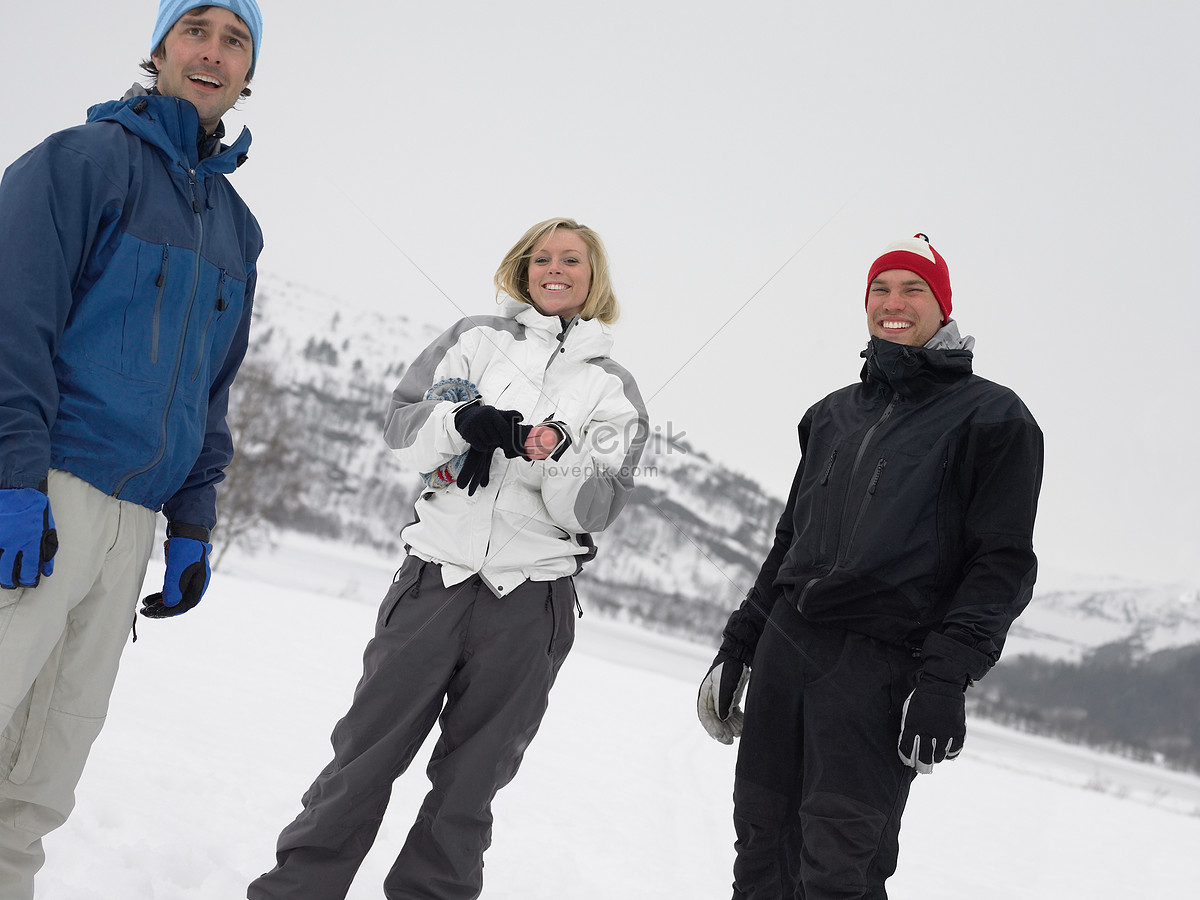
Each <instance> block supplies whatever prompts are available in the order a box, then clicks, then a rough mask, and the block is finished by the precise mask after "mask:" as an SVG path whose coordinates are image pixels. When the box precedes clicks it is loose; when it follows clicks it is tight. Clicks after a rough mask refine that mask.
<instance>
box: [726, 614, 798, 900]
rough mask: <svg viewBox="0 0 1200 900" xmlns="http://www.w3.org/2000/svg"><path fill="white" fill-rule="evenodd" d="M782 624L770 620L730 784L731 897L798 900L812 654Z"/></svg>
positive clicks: (753, 673)
mask: <svg viewBox="0 0 1200 900" xmlns="http://www.w3.org/2000/svg"><path fill="white" fill-rule="evenodd" d="M782 605H784V604H777V605H776V606H777V608H778V607H779V606H782ZM786 625H787V622H783V623H782V624H781V621H780V616H779V615H778V613H774V614H773V615H772V616H771V619H770V620H769V622H768V623H767V627H766V628H765V630H764V631H763V635H762V637H761V638H760V640H759V643H758V648H757V650H756V653H755V656H754V665H753V668H752V670H751V677H750V683H749V686H748V688H747V691H746V707H745V709H746V715H745V723H744V726H743V729H742V736H741V739H740V740H739V742H738V758H737V768H736V770H735V775H734V785H733V822H734V831H735V834H736V836H737V841H736V844H735V850H736V857H735V859H734V865H733V876H734V880H733V898H734V900H791V898H793V897H796V896H798V894H797V891H798V890H799V884H800V872H799V863H800V842H801V833H800V818H799V808H800V792H801V789H802V786H803V785H802V781H801V771H802V767H803V761H804V757H803V750H804V730H803V727H802V723H803V718H804V679H805V677H807V672H808V670H809V669H810V666H809V665H808V664H807V660H806V656H807V654H808V653H810V652H811V651H810V650H807V649H804V648H803V647H801V646H800V645H799V643H798V636H797V635H792V634H789V633H788V631H786V630H785V626H786Z"/></svg>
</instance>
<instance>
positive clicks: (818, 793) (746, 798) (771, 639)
mask: <svg viewBox="0 0 1200 900" xmlns="http://www.w3.org/2000/svg"><path fill="white" fill-rule="evenodd" d="M919 666H920V661H919V660H917V659H915V658H913V655H912V652H911V651H910V650H908V649H907V648H905V647H898V646H893V645H889V644H884V643H882V642H880V641H877V640H874V639H873V638H870V637H867V636H866V635H862V634H857V633H855V632H852V631H846V630H844V629H841V628H834V627H830V626H826V625H819V624H814V623H811V622H809V621H808V620H806V619H805V618H804V617H803V616H801V615H800V614H799V613H798V612H797V611H796V610H795V608H794V607H793V606H792V605H791V604H790V603H788V602H787V601H785V600H781V601H780V602H778V603H776V604H775V607H774V609H773V610H772V612H771V618H770V620H769V621H768V623H767V627H766V629H765V630H764V631H763V635H762V638H761V639H760V640H759V644H758V648H757V650H756V652H755V655H754V666H753V673H752V675H751V677H750V685H749V689H748V691H747V696H746V718H745V725H744V727H743V729H742V737H741V742H740V745H739V747H738V760H737V769H736V774H735V776H734V788H733V803H734V813H733V817H734V828H735V830H736V833H737V844H736V849H737V857H736V859H735V861H734V868H733V874H734V885H733V898H734V900H886V898H887V891H886V889H885V887H884V882H885V881H886V880H887V878H889V877H890V876H891V875H892V873H893V872H895V870H896V860H897V856H898V853H899V834H900V817H901V815H902V814H903V812H904V806H905V803H906V801H907V800H908V791H909V787H910V786H911V784H912V779H913V776H914V774H915V770H914V769H911V768H909V767H908V766H906V765H905V764H904V763H903V762H902V761H901V760H900V756H899V754H898V753H897V751H896V744H897V742H898V740H899V736H900V710H901V707H902V706H903V704H904V699H905V698H906V697H907V696H908V694H909V692H910V691H911V690H912V688H913V685H914V684H915V683H916V677H917V671H918V668H919Z"/></svg>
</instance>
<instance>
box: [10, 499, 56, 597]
mask: <svg viewBox="0 0 1200 900" xmlns="http://www.w3.org/2000/svg"><path fill="white" fill-rule="evenodd" d="M57 552H58V532H57V531H55V530H54V516H53V515H51V514H50V498H49V497H47V496H46V494H45V493H44V492H43V491H39V490H37V489H36V488H2V489H0V587H4V588H26V587H37V583H38V580H39V579H40V578H41V576H43V575H46V576H49V575H50V573H51V572H53V571H54V554H55V553H57Z"/></svg>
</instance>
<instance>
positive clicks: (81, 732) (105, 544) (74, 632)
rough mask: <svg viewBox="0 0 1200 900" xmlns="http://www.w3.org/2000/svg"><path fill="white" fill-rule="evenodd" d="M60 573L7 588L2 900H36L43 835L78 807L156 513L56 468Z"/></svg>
mask: <svg viewBox="0 0 1200 900" xmlns="http://www.w3.org/2000/svg"><path fill="white" fill-rule="evenodd" d="M48 493H49V495H50V511H51V513H52V514H53V516H54V520H55V526H56V527H57V529H58V541H59V549H58V554H57V555H56V556H55V558H54V574H52V575H50V576H49V577H48V578H47V577H43V578H42V579H41V582H40V583H39V584H38V586H37V587H33V588H21V589H17V590H4V589H0V897H2V898H3V900H32V898H33V877H34V874H35V873H36V872H37V871H38V869H40V868H41V866H42V863H43V862H44V861H45V854H44V853H43V851H42V837H43V836H44V835H46V834H48V833H49V832H51V831H53V830H54V829H55V828H57V827H58V826H60V825H62V824H63V822H65V821H66V820H67V816H68V815H69V814H70V812H71V809H72V808H73V807H74V805H75V786H76V785H77V784H78V783H79V778H80V776H81V775H82V774H83V767H84V763H85V762H86V761H87V757H88V753H89V751H90V750H91V747H92V742H93V741H94V740H95V739H96V737H97V735H99V733H100V729H101V727H102V726H103V725H104V718H105V715H106V714H107V712H108V701H109V696H110V695H111V694H112V688H113V684H114V682H115V681H116V677H117V665H118V663H119V661H120V658H121V651H122V650H123V649H124V646H125V641H126V640H128V637H129V633H130V628H131V626H132V624H133V616H134V611H135V609H136V606H137V600H138V595H139V593H140V591H141V587H142V581H143V579H144V578H145V574H146V565H147V563H148V562H149V559H150V548H151V545H152V544H153V541H154V528H155V513H154V512H153V511H152V510H150V509H147V508H145V507H143V506H137V505H136V504H133V503H128V502H126V501H122V500H115V499H113V498H112V497H109V496H107V495H106V494H104V493H102V492H101V491H99V490H97V489H96V488H94V487H92V486H91V485H89V484H87V483H86V482H84V481H82V480H81V479H79V478H76V477H75V476H74V475H70V474H68V473H66V472H61V471H58V470H51V472H50V478H49V489H48Z"/></svg>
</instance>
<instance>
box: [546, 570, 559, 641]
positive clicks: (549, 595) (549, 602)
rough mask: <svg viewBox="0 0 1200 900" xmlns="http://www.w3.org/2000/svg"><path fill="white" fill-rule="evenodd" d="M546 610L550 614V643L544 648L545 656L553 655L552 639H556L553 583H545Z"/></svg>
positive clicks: (556, 627)
mask: <svg viewBox="0 0 1200 900" xmlns="http://www.w3.org/2000/svg"><path fill="white" fill-rule="evenodd" d="M546 609H547V610H548V611H549V613H550V643H549V644H548V645H547V646H546V655H547V656H553V655H554V639H555V638H557V637H558V610H556V609H555V608H554V582H553V581H547V582H546Z"/></svg>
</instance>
